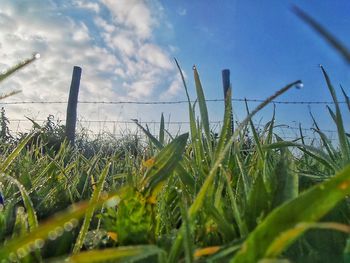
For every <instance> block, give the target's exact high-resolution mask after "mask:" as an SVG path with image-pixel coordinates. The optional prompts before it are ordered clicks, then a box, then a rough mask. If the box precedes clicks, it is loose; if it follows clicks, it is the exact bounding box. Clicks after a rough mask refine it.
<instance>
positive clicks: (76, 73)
mask: <svg viewBox="0 0 350 263" xmlns="http://www.w3.org/2000/svg"><path fill="white" fill-rule="evenodd" d="M81 73H82V70H81V68H79V67H74V69H73V74H72V81H71V86H70V93H69V99H68V103H67V102H66V101H15V102H2V103H1V104H2V105H21V104H22V105H25V104H64V105H67V114H66V119H64V120H61V121H63V122H65V124H66V137H67V139H68V140H69V141H70V142H71V143H74V139H75V132H76V126H77V122H78V124H83V123H88V124H92V123H95V124H100V125H102V124H104V125H106V124H112V125H119V124H125V125H128V124H134V122H133V121H121V120H77V106H78V104H104V105H123V104H134V105H173V104H186V103H188V101H187V100H177V101H79V100H78V94H79V85H80V77H81ZM222 81H223V91H224V97H226V95H227V90H228V88H229V87H230V86H231V83H230V72H229V70H228V69H225V70H223V71H222ZM224 101H225V98H222V99H207V100H206V102H214V103H215V102H224ZM263 101H264V100H262V99H249V98H248V99H246V98H232V102H253V103H260V102H263ZM192 102H193V101H192ZM271 103H274V104H286V105H287V104H289V105H329V104H334V102H333V101H279V100H274V101H272V102H271ZM339 103H340V104H345V103H347V102H346V101H340V102H339ZM231 118H232V127H233V116H232V115H231ZM10 121H11V122H17V123H18V126H19V124H20V123H21V122H22V123H23V122H26V121H28V120H27V119H13V120H10ZM36 121H37V122H41V121H42V122H44V121H46V120H36ZM139 123H141V124H142V123H143V124H147V125H153V126H155V125H159V124H160V122H157V121H141V120H139ZM166 124H168V125H178V126H182V125H189V122H186V121H175V122H174V121H172V122H171V121H168V122H166ZM211 124H212V125H217V126H220V125H221V124H222V121H211ZM261 126H262V125H260V124H256V127H258V128H261ZM277 128H278V129H279V130H280V131H281V132H282V133H284V138H286V139H295V137H297V136H296V135H297V134H296V133H297V132H299V130H300V128H299V127H295V126H290V125H280V126H277ZM301 130H302V131H303V132H306V133H310V132H314V130H313V129H312V128H302V129H301ZM285 131H288V134H286V132H285ZM290 131H295V132H294V136H291V135H290ZM322 132H324V133H329V134H330V135H333V134H335V133H336V131H335V130H322ZM112 134H113V133H112ZM115 135H117V134H115ZM119 135H122V134H119ZM330 139H331V140H333V139H334V138H332V136H330Z"/></svg>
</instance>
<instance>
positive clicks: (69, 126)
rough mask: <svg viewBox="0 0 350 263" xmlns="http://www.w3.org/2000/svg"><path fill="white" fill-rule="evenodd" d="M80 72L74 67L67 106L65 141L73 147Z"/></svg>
mask: <svg viewBox="0 0 350 263" xmlns="http://www.w3.org/2000/svg"><path fill="white" fill-rule="evenodd" d="M81 71H82V70H81V68H80V67H77V66H74V68H73V75H72V82H71V84H70V90H69V98H68V106H67V117H66V139H67V140H68V142H69V143H70V144H72V145H74V140H75V126H76V122H77V107H78V94H79V85H80V78H81Z"/></svg>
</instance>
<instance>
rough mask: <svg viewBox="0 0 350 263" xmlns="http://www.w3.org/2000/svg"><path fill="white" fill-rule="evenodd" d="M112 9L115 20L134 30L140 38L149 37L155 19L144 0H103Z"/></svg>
mask: <svg viewBox="0 0 350 263" xmlns="http://www.w3.org/2000/svg"><path fill="white" fill-rule="evenodd" d="M102 3H103V4H105V5H106V7H108V8H109V10H110V11H111V13H112V15H113V18H114V21H115V22H116V23H118V24H122V25H125V26H126V27H127V29H128V30H131V31H134V32H135V33H136V35H137V36H138V37H139V38H142V39H145V38H149V37H150V36H151V34H152V27H153V25H154V24H155V20H154V19H153V18H152V16H151V10H150V9H149V8H148V7H147V5H146V3H145V1H143V0H119V1H115V0H102Z"/></svg>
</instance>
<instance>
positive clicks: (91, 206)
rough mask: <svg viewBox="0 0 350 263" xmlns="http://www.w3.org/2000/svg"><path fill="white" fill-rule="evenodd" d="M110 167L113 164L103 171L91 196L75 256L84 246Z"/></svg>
mask: <svg viewBox="0 0 350 263" xmlns="http://www.w3.org/2000/svg"><path fill="white" fill-rule="evenodd" d="M110 166H111V163H108V164H107V165H106V167H105V168H104V169H103V171H102V173H101V175H100V177H99V179H98V182H97V185H96V187H95V190H94V192H93V193H92V196H91V199H90V202H89V208H88V210H87V211H86V214H85V218H84V222H83V225H82V226H81V228H80V231H79V235H78V237H77V240H76V242H75V244H74V248H73V254H77V253H78V252H79V251H80V249H81V248H82V246H83V244H84V239H85V236H86V233H87V232H88V230H89V226H90V221H91V219H92V216H93V214H94V211H95V208H96V205H97V203H98V200H99V198H100V196H101V192H102V190H103V184H104V182H105V181H106V177H107V175H108V171H109V168H110Z"/></svg>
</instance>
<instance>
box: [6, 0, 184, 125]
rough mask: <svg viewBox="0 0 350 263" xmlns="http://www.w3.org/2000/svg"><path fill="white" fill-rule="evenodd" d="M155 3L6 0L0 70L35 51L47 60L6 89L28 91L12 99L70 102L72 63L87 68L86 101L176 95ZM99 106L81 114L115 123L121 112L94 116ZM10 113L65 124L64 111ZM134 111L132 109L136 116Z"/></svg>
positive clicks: (83, 92) (50, 107) (83, 108)
mask: <svg viewBox="0 0 350 263" xmlns="http://www.w3.org/2000/svg"><path fill="white" fill-rule="evenodd" d="M151 2H154V3H158V2H156V0H154V1H147V2H146V1H141V0H139V1H138V0H128V1H126V0H120V1H119V0H118V1H112V0H99V1H92V0H91V1H88V0H85V1H78V0H77V1H73V2H70V1H61V2H59V6H57V5H58V4H57V3H55V2H53V1H44V0H38V1H35V2H33V4H32V3H27V2H23V1H19V0H18V1H14V0H2V3H1V10H0V27H1V28H2V30H1V31H0V48H1V49H0V61H1V64H0V71H1V70H2V69H5V68H7V67H9V66H11V65H13V64H14V63H16V62H18V59H23V58H26V57H28V56H30V54H32V52H34V51H36V52H39V53H40V54H41V59H40V60H39V61H36V62H35V63H34V64H31V65H30V66H28V67H27V68H25V69H24V70H22V71H20V72H18V73H17V74H16V75H15V76H14V77H12V78H10V79H9V80H7V81H5V82H3V83H0V85H1V86H2V87H3V88H4V91H6V90H11V89H18V88H21V89H22V90H23V92H22V94H20V95H18V96H16V97H13V98H9V99H8V100H12V101H13V100H16V101H21V100H25V101H28V100H32V101H37V100H41V101H66V100H67V98H68V90H69V85H70V79H71V74H72V68H73V66H74V65H79V66H81V67H82V68H83V75H82V80H81V90H80V94H79V97H80V100H104V101H111V100H122V99H125V100H130V99H142V100H157V99H159V98H164V96H175V95H176V94H177V92H178V90H179V88H178V85H177V83H178V80H177V77H176V76H177V71H176V68H175V66H174V63H173V62H172V59H171V56H170V54H168V52H167V49H165V48H163V47H161V46H159V45H158V44H157V42H156V37H155V36H154V31H155V30H154V29H155V27H157V26H159V21H158V20H157V19H158V17H159V12H160V10H161V8H160V5H159V3H158V5H157V4H154V5H149V4H148V3H151ZM146 3H147V4H146ZM71 7H75V8H76V9H75V13H76V12H82V13H81V14H80V15H79V16H73V15H71V13H70V12H69V10H71ZM153 7H154V8H155V9H152V8H153ZM84 12H87V14H86V13H84ZM91 12H92V13H91ZM91 14H92V15H91ZM110 17H111V18H110ZM161 94H162V95H161ZM96 107H99V106H96V105H90V106H87V105H84V106H83V105H79V109H78V113H79V114H80V116H88V117H89V118H92V119H93V118H95V119H96V118H99V117H101V115H100V114H101V112H103V114H106V116H105V117H106V118H111V119H115V115H116V112H115V110H113V109H112V110H99V111H96ZM7 112H8V113H9V115H10V117H12V118H19V119H22V118H23V115H24V114H26V115H29V113H30V112H31V113H32V114H33V116H36V117H38V116H39V115H40V116H39V117H40V118H44V117H45V116H47V115H48V114H50V113H62V116H60V118H65V105H64V104H60V105H56V104H52V105H43V106H37V105H34V106H33V107H28V108H24V107H16V108H15V107H13V106H11V107H10V106H9V108H8V110H7ZM38 112H40V114H39V113H38ZM96 112H98V115H94V114H95V113H96ZM135 112H136V110H135V109H134V110H131V111H130V114H133V113H135ZM38 114H39V115H38ZM96 114H97V113H96ZM149 114H151V113H149ZM156 114H158V112H157V113H156ZM119 117H120V116H119ZM121 118H130V117H126V116H124V117H121Z"/></svg>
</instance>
